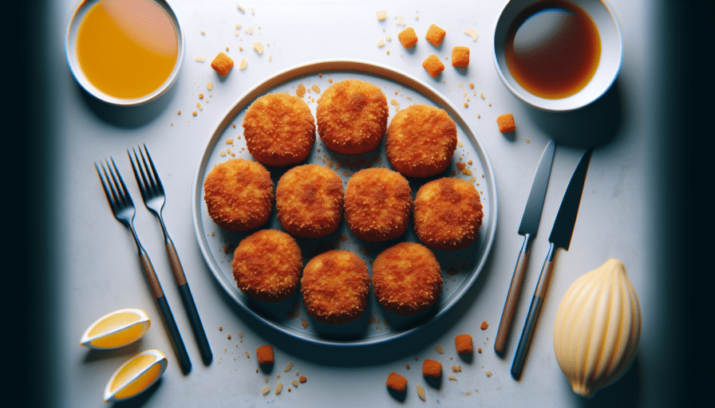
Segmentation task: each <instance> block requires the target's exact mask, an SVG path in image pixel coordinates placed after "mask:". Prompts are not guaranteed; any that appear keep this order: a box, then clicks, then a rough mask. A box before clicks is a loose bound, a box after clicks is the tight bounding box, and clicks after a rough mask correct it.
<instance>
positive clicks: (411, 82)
mask: <svg viewBox="0 0 715 408" xmlns="http://www.w3.org/2000/svg"><path fill="white" fill-rule="evenodd" d="M319 71H354V72H361V73H367V74H371V75H375V76H379V77H382V78H386V79H389V80H392V81H395V82H398V83H400V84H402V85H404V86H408V87H410V88H412V89H414V90H415V91H416V92H419V93H420V94H422V95H423V96H424V97H426V98H427V99H429V100H430V101H431V102H433V103H435V105H438V106H439V107H440V108H443V109H445V108H447V109H445V110H446V111H447V113H449V114H450V117H452V118H453V119H454V120H455V121H457V122H458V123H459V124H460V125H461V127H462V129H463V130H465V133H467V137H470V136H471V137H472V138H473V140H474V142H476V145H477V147H479V149H478V151H477V154H478V155H479V154H481V156H482V157H481V158H482V159H483V164H484V172H485V173H487V174H484V177H485V178H486V179H488V181H489V187H488V188H489V189H490V191H489V193H490V194H489V200H488V203H489V205H490V211H491V217H490V222H489V224H488V225H487V227H488V228H489V229H488V231H487V235H486V246H485V248H484V256H483V257H482V258H481V260H479V262H478V264H477V266H476V268H475V273H473V274H472V276H471V277H470V278H468V279H467V280H466V281H465V283H466V285H465V287H464V289H463V290H461V291H460V293H458V294H457V295H456V296H455V297H454V298H453V299H451V300H450V301H449V302H448V303H447V305H446V306H445V307H443V308H442V309H441V310H440V311H439V312H437V313H435V314H434V315H433V316H431V317H430V319H429V320H427V321H426V322H424V323H422V324H420V325H418V326H416V327H413V328H411V329H409V330H405V331H402V332H399V333H394V334H393V335H390V336H388V337H382V335H380V336H372V337H366V338H363V339H359V340H347V341H341V342H336V341H331V340H327V339H323V338H320V337H318V336H316V335H314V334H312V333H301V334H300V335H299V334H296V333H294V332H292V331H290V330H287V329H286V328H284V327H282V326H280V325H278V324H276V323H274V322H271V321H269V320H266V319H264V318H262V317H261V316H260V315H258V314H257V313H256V312H255V311H253V310H251V309H250V308H249V307H247V306H246V305H244V304H243V303H242V301H241V300H240V299H238V298H237V297H236V296H235V294H234V293H233V289H234V288H233V285H231V286H230V287H228V286H229V285H228V283H227V282H225V279H223V277H224V274H223V272H222V271H217V270H215V269H214V265H212V263H211V262H210V261H209V259H210V257H209V255H210V254H209V253H208V252H207V251H208V248H207V246H208V245H203V244H202V243H203V242H204V241H205V238H206V237H205V236H204V233H203V231H201V229H200V226H202V225H203V222H202V220H201V216H200V213H199V211H200V207H201V204H200V202H201V198H202V197H203V196H200V195H199V194H198V193H199V191H200V189H201V188H202V186H203V177H200V176H202V173H203V170H205V169H206V165H207V164H208V160H209V158H210V156H211V154H209V148H212V147H215V146H216V143H218V140H219V139H220V138H221V135H223V134H224V132H225V131H226V129H227V128H228V126H229V125H230V122H232V121H233V120H234V118H235V117H236V115H238V114H239V113H240V112H241V110H242V109H243V107H242V106H241V105H246V106H249V105H250V104H248V103H245V102H244V101H246V100H249V99H250V100H251V101H253V100H254V99H255V98H257V97H258V96H260V95H262V94H263V93H264V92H265V91H267V90H269V89H272V88H274V87H275V86H277V85H278V84H280V83H283V82H286V80H288V79H296V78H299V77H304V76H306V75H308V74H310V73H314V72H319ZM395 77H400V80H398V79H396V78H395ZM406 82H407V83H406ZM425 91H426V92H425ZM229 117H230V120H229ZM316 132H317V130H316ZM475 150H477V149H475ZM211 151H213V149H211ZM204 177H205V175H204ZM191 218H192V223H193V224H194V233H195V235H196V239H197V241H198V242H197V244H198V246H199V249H200V251H201V255H202V256H203V258H204V262H205V263H206V266H207V267H208V268H209V270H210V271H211V274H212V275H213V277H214V278H215V279H216V280H217V281H218V282H219V284H220V285H221V286H222V287H223V289H224V291H225V292H226V294H227V295H228V296H229V297H231V299H232V300H233V301H234V302H235V303H236V304H237V305H238V306H239V307H241V308H242V309H243V310H244V311H245V312H247V313H248V314H249V315H251V316H252V317H253V318H255V319H256V320H259V321H260V322H262V323H263V324H265V325H266V326H268V327H270V328H272V329H274V330H276V331H278V332H280V333H282V334H285V335H288V336H290V337H292V338H294V339H297V340H300V341H304V342H308V343H311V344H316V345H323V346H330V347H338V348H341V347H354V346H371V345H376V344H381V343H385V342H389V341H394V340H397V339H400V338H404V337H406V336H409V335H412V334H415V333H418V332H421V331H423V330H426V329H427V328H429V327H430V326H431V325H432V324H434V322H435V321H437V320H438V318H439V317H441V316H442V315H444V314H446V313H447V312H449V311H450V310H451V309H452V307H454V305H455V304H456V303H457V302H459V301H460V300H461V299H462V298H463V297H464V295H465V294H466V292H467V291H468V290H469V288H471V287H472V285H473V284H474V282H475V281H476V280H477V278H478V277H479V275H480V274H481V272H482V269H484V265H485V263H486V261H487V258H488V257H489V255H490V253H491V249H492V246H493V244H494V237H495V235H496V225H497V218H498V208H497V189H496V180H495V178H494V169H493V167H492V163H491V160H490V159H489V156H488V155H487V152H486V150H485V149H484V147H483V143H482V141H481V140H480V139H479V136H477V134H476V133H475V132H474V131H473V130H472V129H471V127H470V126H469V124H468V123H467V122H466V121H465V120H464V118H462V116H461V115H460V114H459V112H458V111H457V109H456V108H455V106H454V105H453V104H452V103H451V102H450V101H449V100H448V99H446V98H445V97H444V96H442V95H441V94H440V93H439V92H437V90H435V89H434V88H432V87H431V86H429V85H428V84H426V83H425V82H423V81H421V80H420V79H417V78H415V77H413V76H412V75H409V74H407V73H404V72H402V71H399V70H396V69H394V68H391V67H387V66H385V65H382V64H378V63H374V62H370V61H364V60H357V59H324V60H316V61H312V62H306V63H302V64H298V65H294V66H292V67H289V68H286V69H284V70H282V71H279V72H277V73H275V74H273V75H271V76H269V77H267V78H266V79H264V80H263V81H261V82H260V83H258V84H257V85H255V86H253V87H252V88H250V89H248V90H247V91H246V92H244V93H243V94H242V95H240V96H239V97H238V98H237V99H236V100H235V102H234V103H232V104H231V106H230V107H229V108H228V109H227V110H226V111H225V112H224V113H223V114H222V115H221V119H220V120H219V123H218V124H217V125H216V127H214V129H213V131H212V132H211V133H210V135H209V137H208V138H207V141H206V143H205V145H204V149H203V152H202V154H201V158H200V160H199V161H198V164H197V166H196V170H195V171H194V179H193V185H192V187H191ZM483 226H484V225H483ZM385 335H387V333H386V334H385Z"/></svg>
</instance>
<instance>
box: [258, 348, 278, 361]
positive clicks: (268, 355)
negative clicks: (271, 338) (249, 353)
mask: <svg viewBox="0 0 715 408" xmlns="http://www.w3.org/2000/svg"><path fill="white" fill-rule="evenodd" d="M256 359H257V360H258V364H260V365H265V364H273V361H274V357H273V346H270V345H265V346H261V347H259V348H257V349H256Z"/></svg>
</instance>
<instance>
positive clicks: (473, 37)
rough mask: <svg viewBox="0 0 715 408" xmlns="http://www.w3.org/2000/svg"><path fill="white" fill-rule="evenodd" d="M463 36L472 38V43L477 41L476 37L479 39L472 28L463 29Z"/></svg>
mask: <svg viewBox="0 0 715 408" xmlns="http://www.w3.org/2000/svg"><path fill="white" fill-rule="evenodd" d="M464 34H467V35H468V36H470V37H472V41H477V37H479V33H478V32H477V30H475V29H473V28H472V27H467V28H465V29H464Z"/></svg>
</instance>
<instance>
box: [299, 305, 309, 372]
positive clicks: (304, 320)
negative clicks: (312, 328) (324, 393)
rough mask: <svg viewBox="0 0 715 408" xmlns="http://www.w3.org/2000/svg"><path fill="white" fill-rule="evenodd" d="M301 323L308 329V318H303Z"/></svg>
mask: <svg viewBox="0 0 715 408" xmlns="http://www.w3.org/2000/svg"><path fill="white" fill-rule="evenodd" d="M300 324H302V325H303V328H304V329H307V328H308V320H306V318H305V317H304V318H302V319H300ZM301 382H305V381H301Z"/></svg>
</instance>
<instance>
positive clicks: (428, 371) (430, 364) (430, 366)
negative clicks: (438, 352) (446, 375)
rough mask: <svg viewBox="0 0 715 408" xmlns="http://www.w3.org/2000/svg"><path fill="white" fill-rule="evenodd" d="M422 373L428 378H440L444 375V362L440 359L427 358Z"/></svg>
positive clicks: (423, 363)
mask: <svg viewBox="0 0 715 408" xmlns="http://www.w3.org/2000/svg"><path fill="white" fill-rule="evenodd" d="M422 375H423V376H425V377H427V378H439V377H441V376H442V363H440V362H439V361H434V360H429V359H425V361H423V362H422Z"/></svg>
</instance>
